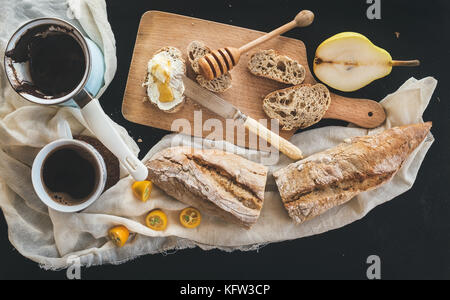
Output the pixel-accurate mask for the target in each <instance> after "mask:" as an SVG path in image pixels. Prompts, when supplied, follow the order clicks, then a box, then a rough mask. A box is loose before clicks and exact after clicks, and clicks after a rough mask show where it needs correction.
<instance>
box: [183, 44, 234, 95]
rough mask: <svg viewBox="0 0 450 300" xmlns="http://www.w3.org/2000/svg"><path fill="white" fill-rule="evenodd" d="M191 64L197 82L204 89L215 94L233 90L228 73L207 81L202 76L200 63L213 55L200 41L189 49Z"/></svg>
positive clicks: (190, 45)
mask: <svg viewBox="0 0 450 300" xmlns="http://www.w3.org/2000/svg"><path fill="white" fill-rule="evenodd" d="M187 52H188V58H189V62H190V63H191V67H192V69H193V70H194V72H195V73H196V74H197V76H196V78H195V79H196V80H197V82H198V84H200V85H201V86H202V87H203V88H205V89H207V90H210V91H211V92H214V93H223V92H225V91H226V90H228V89H229V88H231V82H232V78H231V74H230V73H226V74H224V75H222V76H219V77H217V78H214V79H213V80H207V79H206V78H205V77H203V75H200V68H199V66H198V61H199V60H200V59H201V58H202V57H203V56H205V55H206V54H209V53H211V49H210V48H209V47H208V46H206V45H205V43H203V42H200V41H193V42H191V43H190V44H189V45H188V48H187Z"/></svg>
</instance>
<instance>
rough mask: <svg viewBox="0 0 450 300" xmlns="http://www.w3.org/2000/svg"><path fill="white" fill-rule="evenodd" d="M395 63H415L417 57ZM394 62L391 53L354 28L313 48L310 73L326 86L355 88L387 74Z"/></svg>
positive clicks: (338, 88) (354, 89) (351, 90)
mask: <svg viewBox="0 0 450 300" xmlns="http://www.w3.org/2000/svg"><path fill="white" fill-rule="evenodd" d="M403 63H404V64H402V63H401V64H399V65H406V64H405V63H408V64H409V65H416V64H417V63H418V61H414V62H403ZM393 65H394V63H393V61H392V57H391V55H390V54H389V53H388V52H387V51H386V50H384V49H381V48H380V47H377V46H375V45H374V44H373V43H372V42H371V41H370V40H369V39H368V38H366V37H365V36H363V35H361V34H359V33H355V32H344V33H340V34H337V35H335V36H333V37H331V38H329V39H327V40H326V41H324V42H323V43H322V44H321V45H320V46H319V48H317V51H316V56H315V59H314V73H315V74H316V76H317V77H318V78H319V79H320V80H321V81H322V82H324V83H325V84H327V85H328V86H330V87H332V88H334V89H337V90H340V91H343V92H353V91H356V90H358V89H360V88H362V87H364V86H366V85H368V84H370V83H371V82H373V81H374V80H377V79H380V78H382V77H385V76H387V75H389V74H390V73H391V71H392V67H393Z"/></svg>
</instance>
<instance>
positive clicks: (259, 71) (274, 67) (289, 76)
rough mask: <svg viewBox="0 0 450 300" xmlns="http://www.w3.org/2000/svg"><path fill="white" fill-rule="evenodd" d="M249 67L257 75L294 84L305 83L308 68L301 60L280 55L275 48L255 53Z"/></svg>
mask: <svg viewBox="0 0 450 300" xmlns="http://www.w3.org/2000/svg"><path fill="white" fill-rule="evenodd" d="M248 69H249V70H250V72H251V73H252V74H254V75H256V76H261V77H264V78H268V79H272V80H275V81H278V82H281V83H286V84H292V85H299V84H301V83H303V81H305V76H306V70H305V68H304V67H303V66H302V65H301V64H300V63H299V62H297V61H295V60H293V59H291V58H289V57H287V56H283V55H279V54H278V53H277V52H276V51H275V50H260V51H258V52H256V53H255V54H253V55H252V56H251V58H250V60H249V62H248Z"/></svg>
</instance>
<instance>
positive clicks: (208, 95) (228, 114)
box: [182, 75, 303, 160]
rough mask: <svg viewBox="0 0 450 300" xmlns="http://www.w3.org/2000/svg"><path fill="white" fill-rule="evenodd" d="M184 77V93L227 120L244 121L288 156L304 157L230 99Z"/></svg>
mask: <svg viewBox="0 0 450 300" xmlns="http://www.w3.org/2000/svg"><path fill="white" fill-rule="evenodd" d="M182 78H183V83H184V87H185V91H184V95H185V96H186V97H188V98H190V99H192V100H194V101H195V102H197V103H198V104H200V105H201V106H203V107H205V108H207V109H209V110H210V111H212V112H213V113H215V114H217V115H219V116H221V117H222V118H224V119H226V120H227V119H231V120H235V121H241V122H243V124H244V127H245V128H247V129H248V130H249V131H250V132H253V133H254V134H256V135H258V136H259V137H260V138H262V139H264V140H266V141H267V142H269V143H270V144H271V145H272V146H273V147H275V148H276V149H278V150H279V151H281V152H282V153H284V154H286V156H288V157H290V158H291V159H294V160H299V159H302V158H303V155H302V151H301V150H300V149H299V148H298V147H297V146H295V145H294V144H292V143H290V142H289V141H288V140H286V139H284V138H282V137H280V136H279V135H277V134H276V133H274V132H272V131H270V130H269V129H268V128H266V127H265V126H263V125H262V124H260V123H259V122H258V121H256V120H254V119H252V118H251V117H249V116H247V115H245V114H244V113H242V112H241V111H240V110H239V109H238V108H237V107H235V106H234V105H232V104H231V103H229V102H228V101H226V100H224V99H222V98H220V97H219V96H217V95H216V94H214V93H212V92H210V91H208V90H206V89H204V88H203V87H201V86H200V85H198V84H197V83H196V82H194V81H193V80H191V79H190V78H188V77H186V76H185V75H183V77H182Z"/></svg>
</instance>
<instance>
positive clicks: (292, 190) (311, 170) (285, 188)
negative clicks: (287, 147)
mask: <svg viewBox="0 0 450 300" xmlns="http://www.w3.org/2000/svg"><path fill="white" fill-rule="evenodd" d="M431 126H432V124H431V123H424V124H416V125H410V126H403V127H395V128H392V129H388V130H385V131H384V132H381V133H379V134H376V135H373V136H363V137H356V138H353V139H351V140H349V141H347V142H346V143H343V144H340V145H338V146H337V147H335V148H333V149H330V150H327V151H324V152H321V153H317V154H314V155H312V156H310V157H308V158H307V159H304V160H302V161H299V162H296V163H293V164H291V165H289V166H287V167H286V168H283V169H281V170H278V171H276V172H275V173H274V174H273V176H274V178H275V181H276V184H277V186H278V190H279V191H280V195H281V199H282V201H283V204H284V207H285V208H286V210H287V211H288V213H289V216H290V217H291V218H292V219H293V220H294V221H295V222H296V223H302V222H305V221H307V220H310V219H312V218H314V217H316V216H318V215H320V214H323V213H324V212H326V211H327V210H329V209H331V208H333V207H335V206H338V205H341V204H344V203H346V202H347V201H349V200H351V199H352V198H353V197H355V196H356V195H358V194H359V193H361V192H365V191H370V190H373V189H375V188H377V187H379V186H380V185H382V184H385V183H386V182H388V181H389V180H391V179H392V177H394V175H395V174H396V173H397V172H398V170H399V169H400V168H401V167H402V165H403V163H404V161H405V160H406V159H407V158H408V156H409V155H410V154H411V153H412V152H413V151H414V149H416V148H417V147H418V146H419V145H420V144H421V143H422V141H423V140H424V139H425V137H426V136H427V134H428V132H429V131H430V129H431Z"/></svg>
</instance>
